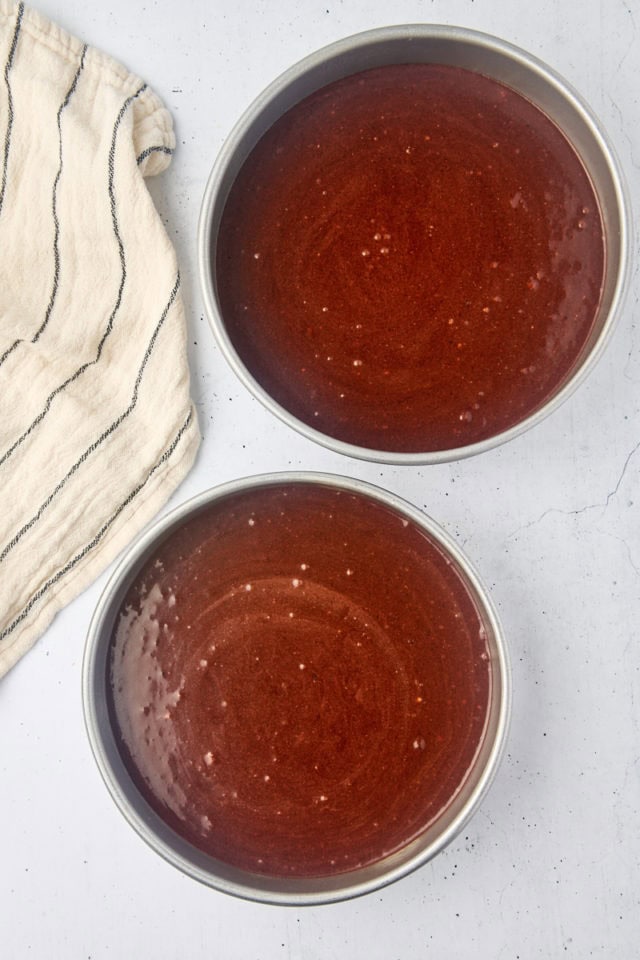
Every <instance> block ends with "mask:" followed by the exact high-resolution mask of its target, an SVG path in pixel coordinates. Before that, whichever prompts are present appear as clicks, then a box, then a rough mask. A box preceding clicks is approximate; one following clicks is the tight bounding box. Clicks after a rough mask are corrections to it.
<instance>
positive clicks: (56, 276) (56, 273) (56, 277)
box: [31, 43, 87, 343]
mask: <svg viewBox="0 0 640 960" xmlns="http://www.w3.org/2000/svg"><path fill="white" fill-rule="evenodd" d="M86 52H87V45H86V43H85V45H84V47H83V48H82V55H81V57H80V64H79V66H78V69H77V70H76V75H75V77H74V78H73V83H72V84H71V86H70V87H69V91H68V93H67V95H66V97H65V98H64V100H63V101H62V103H61V104H60V107H59V108H58V116H57V123H58V159H59V164H58V172H57V173H56V178H55V180H54V181H53V199H52V202H51V206H52V210H53V227H54V235H53V289H52V291H51V299H50V300H49V304H48V306H47V312H46V313H45V317H44V320H43V321H42V323H41V324H40V327H39V328H38V330H36V332H35V334H34V336H33V339H32V340H31V343H37V341H38V340H39V339H40V335H41V334H42V331H43V330H44V329H45V327H46V325H47V324H48V323H49V317H50V316H51V311H52V310H53V304H54V303H55V299H56V295H57V293H58V283H59V281H60V250H59V246H58V245H59V242H60V221H59V220H58V209H57V200H58V184H59V183H60V177H61V176H62V124H61V117H62V111H63V110H64V109H65V107H67V106H68V105H69V101H70V100H71V97H72V96H73V94H74V93H75V89H76V87H77V86H78V80H79V79H80V74H81V73H82V69H83V67H84V57H85V54H86Z"/></svg>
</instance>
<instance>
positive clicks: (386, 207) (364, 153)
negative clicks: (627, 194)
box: [214, 64, 604, 452]
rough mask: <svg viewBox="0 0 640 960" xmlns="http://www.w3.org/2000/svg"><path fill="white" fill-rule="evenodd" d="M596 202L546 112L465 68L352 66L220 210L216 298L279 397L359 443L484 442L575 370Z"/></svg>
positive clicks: (592, 295)
mask: <svg viewBox="0 0 640 960" xmlns="http://www.w3.org/2000/svg"><path fill="white" fill-rule="evenodd" d="M603 263H604V243H603V229H602V223H601V219H600V214H599V211H598V206H597V202H596V198H595V195H594V192H593V189H592V187H591V184H590V182H589V180H588V177H587V175H586V173H585V171H584V169H583V167H582V165H581V162H580V160H579V159H578V157H577V155H576V153H575V152H574V150H573V148H572V147H571V146H570V145H569V143H568V142H567V140H566V139H565V137H564V136H563V134H562V133H561V132H560V131H559V130H558V128H557V127H556V126H555V125H554V124H553V123H552V122H551V120H549V119H548V118H547V117H546V116H545V115H544V114H543V113H542V112H541V111H540V110H538V108H537V107H534V106H533V105H532V104H531V103H530V102H528V101H527V100H525V99H524V98H523V97H522V96H521V95H519V94H517V93H515V92H513V91H512V90H510V89H508V88H507V87H505V86H503V85H502V84H500V83H498V82H496V81H494V80H491V79H488V78H486V77H483V76H480V75H478V74H476V73H473V72H470V71H467V70H463V69H460V68H454V67H447V66H437V65H430V64H408V65H399V66H388V67H381V68H377V69H373V70H370V71H367V72H364V73H360V74H356V75H355V76H351V77H347V78H346V79H344V80H340V81H338V82H337V83H333V84H331V85H329V86H327V87H325V88H324V89H322V90H320V91H318V92H316V93H314V94H312V95H311V96H310V97H308V98H307V99H306V100H303V101H302V102H301V103H300V104H298V105H297V106H295V107H293V109H291V110H290V111H289V112H288V113H286V114H285V115H284V116H283V117H282V118H281V119H280V120H279V121H278V122H277V123H276V124H275V125H274V126H273V127H272V128H271V130H269V131H268V133H267V134H266V135H265V136H264V137H263V138H262V140H261V141H260V142H259V143H258V145H257V146H256V147H255V149H254V150H253V152H252V153H251V155H250V156H249V158H248V160H247V161H246V163H245V164H244V166H243V168H242V170H241V172H240V174H239V175H238V177H237V179H236V181H235V184H234V185H233V187H232V189H231V193H230V196H229V198H228V201H227V205H226V208H225V212H224V216H223V219H222V224H221V228H220V233H219V237H218V247H217V260H216V264H215V265H214V269H215V271H216V275H217V284H218V293H219V299H220V305H221V309H222V314H223V317H224V321H225V324H226V327H227V330H228V332H229V335H230V337H231V340H232V342H233V344H234V346H235V349H236V350H237V352H238V354H239V356H240V357H241V359H242V360H243V362H244V364H245V365H246V367H247V368H248V369H249V371H250V372H251V373H252V374H253V376H254V377H255V378H256V380H257V381H258V382H259V383H260V384H261V385H262V386H263V387H264V388H265V389H266V390H267V391H268V392H269V393H270V394H271V395H272V396H273V397H274V398H275V400H277V401H278V403H279V404H281V405H282V406H283V407H284V408H286V409H287V410H288V411H290V412H291V413H292V414H294V415H295V416H296V417H298V418H299V419H300V420H302V421H304V422H305V423H307V424H309V425H311V426H312V427H314V428H316V429H318V430H320V431H322V432H324V433H325V434H328V435H330V436H332V437H335V438H337V439H339V440H342V441H347V442H350V443H354V444H357V445H360V446H364V447H368V448H373V449H378V450H386V451H403V452H412V451H413V452H422V451H428V450H441V449H452V448H456V447H460V446H464V445H467V444H470V443H474V442H476V441H480V440H483V439H485V438H487V437H490V436H492V435H495V434H497V433H499V432H502V431H503V430H506V429H507V428H509V427H511V426H513V425H514V424H516V423H518V422H520V421H521V420H522V419H524V418H525V417H527V416H528V415H529V414H531V413H533V412H534V411H535V410H536V409H538V408H539V407H540V406H541V405H542V404H543V403H544V402H545V400H547V399H548V398H549V396H550V395H551V394H553V393H554V392H555V391H556V388H557V387H558V385H559V384H561V383H562V382H563V381H564V380H565V379H566V378H567V376H568V375H570V374H571V372H572V368H573V367H574V364H575V361H576V359H577V357H578V355H579V353H580V351H581V348H582V347H583V345H584V344H585V341H586V340H587V337H588V335H589V332H590V330H591V327H592V323H593V319H594V314H595V311H596V309H597V306H598V302H599V298H600V291H601V284H602V277H603Z"/></svg>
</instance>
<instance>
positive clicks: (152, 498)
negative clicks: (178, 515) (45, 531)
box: [0, 404, 201, 680]
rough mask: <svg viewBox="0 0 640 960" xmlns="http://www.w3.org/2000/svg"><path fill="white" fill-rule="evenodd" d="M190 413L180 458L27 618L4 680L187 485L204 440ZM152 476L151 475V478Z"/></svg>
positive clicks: (6, 653) (0, 660)
mask: <svg viewBox="0 0 640 960" xmlns="http://www.w3.org/2000/svg"><path fill="white" fill-rule="evenodd" d="M190 411H191V417H192V419H191V423H190V424H189V426H188V428H187V429H186V430H185V431H184V434H183V436H182V437H181V438H180V440H181V443H180V446H181V447H182V450H181V453H180V455H179V457H178V458H177V459H176V460H175V461H174V460H172V459H171V458H168V465H167V466H166V468H165V469H164V470H160V471H158V475H157V478H152V479H151V485H150V487H149V489H148V491H147V494H146V496H144V497H143V499H142V500H138V501H137V502H133V503H132V505H131V509H125V510H124V511H123V512H122V514H121V515H120V516H119V517H118V519H117V521H116V522H115V523H114V525H113V527H112V529H111V530H110V531H109V532H108V534H107V536H106V537H105V539H104V540H102V542H101V544H100V551H99V555H98V556H97V557H91V559H90V560H89V561H88V562H87V563H84V564H83V563H80V564H79V566H78V568H77V569H76V571H74V572H73V573H72V574H71V576H69V577H68V578H66V579H64V581H63V585H62V587H61V589H60V590H59V591H58V592H54V593H53V594H52V595H51V597H50V598H49V599H48V600H47V601H46V602H45V603H44V605H43V606H42V607H41V608H40V609H39V610H38V611H37V613H36V614H35V615H34V617H33V618H29V617H27V618H26V619H25V622H24V626H23V627H22V629H20V630H19V633H18V635H17V636H16V637H15V639H14V640H13V641H12V642H11V644H10V645H9V646H7V647H6V648H5V649H4V650H0V680H1V679H2V677H3V676H5V675H6V674H7V673H8V672H9V670H11V668H12V667H14V666H15V665H16V664H17V663H18V661H19V660H20V659H21V658H22V657H23V656H24V655H25V654H26V653H27V652H28V651H29V650H30V649H31V648H32V647H33V646H34V645H35V643H36V642H37V640H38V639H39V638H40V637H41V636H42V634H43V633H44V632H45V630H46V629H47V627H48V626H49V625H50V623H51V622H52V620H53V619H54V617H55V616H56V614H57V613H58V612H59V611H60V610H62V609H63V608H64V607H65V606H67V605H68V604H69V603H70V602H71V601H72V600H74V599H75V598H76V597H77V596H79V595H80V594H81V593H83V592H84V590H86V589H87V588H88V587H89V586H91V584H92V583H93V582H94V581H95V580H96V579H97V577H98V576H99V575H100V574H101V573H103V572H104V570H106V568H107V567H108V566H109V565H110V564H111V563H112V562H113V561H114V560H115V559H116V558H117V557H118V556H119V554H121V553H122V552H123V551H124V550H125V549H126V548H127V547H128V546H129V544H131V543H132V542H133V541H134V540H135V539H136V538H137V537H138V536H139V535H140V533H141V532H142V530H143V529H144V527H145V526H146V525H147V524H148V523H150V522H151V521H152V520H153V519H154V518H155V517H156V516H157V514H158V513H159V512H160V510H161V509H162V507H163V506H164V505H165V504H166V503H167V501H168V499H169V497H170V496H171V495H172V494H173V493H174V492H175V491H176V490H177V489H178V487H179V486H180V484H181V483H182V482H183V480H184V479H185V477H186V476H187V474H188V473H189V472H190V470H191V468H192V466H193V464H194V461H195V458H196V454H197V452H198V449H199V446H200V440H201V436H200V430H199V425H198V419H197V414H196V410H195V406H194V405H193V404H191V407H190ZM150 469H153V468H150ZM149 476H150V475H149V474H148V475H147V477H148V479H149Z"/></svg>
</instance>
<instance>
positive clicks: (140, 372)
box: [0, 274, 180, 563]
mask: <svg viewBox="0 0 640 960" xmlns="http://www.w3.org/2000/svg"><path fill="white" fill-rule="evenodd" d="M179 289H180V274H178V277H177V279H176V282H175V285H174V287H173V290H172V291H171V295H170V297H169V300H168V302H167V305H166V306H165V308H164V310H163V311H162V315H161V317H160V319H159V320H158V323H157V324H156V328H155V330H154V331H153V334H152V335H151V339H150V341H149V345H148V346H147V349H146V351H145V354H144V357H143V358H142V363H141V364H140V368H139V370H138V375H137V377H136V380H135V384H134V386H133V394H132V396H131V402H130V403H129V406H128V407H127V409H126V410H125V411H124V413H121V414H120V416H119V417H116V419H115V420H114V421H113V423H111V424H110V425H109V426H108V427H107V429H106V430H104V431H103V432H102V433H101V434H100V436H99V437H98V439H97V440H94V441H93V443H92V444H90V445H89V446H88V447H87V449H86V450H85V451H84V453H83V454H82V456H81V457H80V458H79V459H78V460H76V462H75V463H74V464H73V466H72V467H71V468H70V469H69V471H68V472H67V473H66V474H65V476H64V477H63V478H62V480H60V482H59V483H58V484H57V485H56V486H55V487H54V489H53V490H52V491H51V493H50V494H49V496H48V497H47V499H46V500H45V501H44V502H43V503H42V504H41V505H40V507H39V508H38V510H37V511H36V513H35V514H34V515H33V516H32V517H31V519H30V520H28V521H27V523H25V524H24V526H22V527H21V528H20V530H18V532H17V533H16V534H15V535H14V537H13V539H12V540H10V541H9V543H7V545H6V546H5V547H4V548H3V550H2V552H1V553H0V563H2V561H3V560H5V559H6V557H7V555H8V554H9V553H11V551H12V550H13V548H14V547H15V546H16V544H18V543H19V542H20V540H21V539H22V537H23V536H24V535H25V533H28V531H29V530H31V528H32V527H33V526H35V524H36V523H37V522H38V520H39V519H40V517H41V516H42V515H43V513H45V511H46V510H47V509H48V507H50V506H51V504H52V503H53V501H54V500H55V498H56V497H57V496H58V494H59V493H60V491H61V490H62V489H63V487H64V486H65V485H66V484H67V482H68V481H69V480H70V479H71V477H72V476H73V475H74V474H75V473H77V472H78V470H79V469H80V467H81V466H82V464H83V463H85V461H86V460H88V459H89V457H90V456H91V454H92V453H95V451H96V450H97V449H98V448H99V447H100V446H102V444H103V443H104V441H105V440H107V439H108V438H109V437H110V436H111V435H112V434H113V433H115V431H116V430H117V429H118V427H119V426H120V425H121V424H122V423H123V422H124V421H125V420H126V419H127V417H128V416H129V415H130V414H131V413H132V412H133V410H134V409H135V406H136V404H137V403H138V391H139V389H140V384H141V382H142V376H143V374H144V371H145V368H146V366H147V363H148V362H149V358H150V357H151V354H152V352H153V348H154V346H155V344H156V340H157V339H158V334H159V333H160V330H161V328H162V325H163V323H164V322H165V320H166V318H167V314H168V313H169V310H170V308H171V305H172V304H173V303H174V301H175V299H176V297H177V295H178V290H179Z"/></svg>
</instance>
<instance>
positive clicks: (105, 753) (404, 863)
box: [82, 472, 511, 906]
mask: <svg viewBox="0 0 640 960" xmlns="http://www.w3.org/2000/svg"><path fill="white" fill-rule="evenodd" d="M283 483H285V484H286V483H296V484H315V485H323V486H326V487H328V488H332V489H334V490H336V489H337V490H339V491H346V492H347V493H354V494H360V495H362V496H364V497H365V498H370V499H373V500H374V501H377V502H378V503H381V504H383V505H385V506H386V507H388V508H390V509H392V510H393V511H394V512H395V513H397V514H398V515H399V517H400V519H402V520H403V521H404V520H405V519H406V520H408V521H409V522H411V523H413V524H414V525H416V526H417V528H418V529H419V530H422V531H424V533H425V534H426V535H427V536H428V537H429V538H430V540H431V542H432V543H434V544H435V545H436V547H437V549H438V550H440V551H442V553H443V555H444V557H445V560H446V562H447V563H448V564H452V565H453V566H454V569H455V570H456V571H457V574H458V576H459V577H460V578H461V580H462V582H463V583H464V584H465V586H466V589H467V591H468V593H469V594H470V595H471V597H472V599H473V603H474V605H475V606H476V608H477V610H478V612H479V615H480V616H481V619H482V623H483V624H484V632H485V634H486V645H487V646H486V649H487V651H488V654H487V657H488V663H489V664H490V686H489V701H488V712H487V718H486V722H485V727H484V733H483V736H482V738H481V740H480V742H479V746H478V748H477V751H476V754H475V759H474V760H473V763H472V765H471V768H470V769H469V771H468V773H467V774H466V775H465V779H464V781H463V782H462V784H461V786H460V787H459V789H458V790H457V792H456V793H455V794H454V796H453V798H452V799H451V800H450V801H449V803H448V805H447V806H446V807H445V809H444V811H441V812H440V813H439V814H438V816H437V817H436V819H435V820H434V821H433V822H432V823H430V825H429V826H428V827H427V828H426V829H425V830H424V831H423V832H422V833H421V834H420V835H418V836H417V837H415V838H414V839H413V840H411V842H410V843H408V845H407V846H405V847H404V848H403V849H400V850H399V851H396V852H395V853H393V854H392V855H389V856H387V857H386V858H385V859H382V860H379V861H378V862H376V863H374V864H372V865H369V866H366V867H361V868H358V869H354V870H351V871H349V872H343V873H339V874H336V875H333V876H323V877H319V878H314V877H310V878H309V877H307V878H303V877H300V878H298V877H289V876H287V877H285V878H279V877H276V878H273V877H269V876H261V875H258V874H255V873H252V872H249V871H246V870H241V869H237V868H235V867H231V866H229V865H228V864H225V863H223V862H221V861H220V860H218V859H215V858H213V857H212V856H210V855H208V854H206V853H204V852H202V851H201V850H199V849H196V847H194V846H192V845H191V844H190V843H188V842H187V841H186V840H184V839H183V838H182V837H181V836H179V835H178V834H177V833H176V832H174V831H173V830H172V829H171V828H170V827H169V826H168V825H167V824H166V823H165V822H164V821H163V820H162V819H161V817H160V816H159V815H158V814H157V813H156V812H155V811H154V810H153V809H152V808H151V806H150V805H149V804H148V803H147V801H146V800H145V799H144V797H143V796H142V793H141V792H140V791H139V789H138V788H137V786H136V785H135V783H134V781H133V778H132V777H131V775H130V774H129V772H128V770H127V767H126V765H125V762H124V761H123V758H122V755H121V751H120V749H119V745H118V735H117V732H116V730H115V729H114V725H113V721H112V719H111V711H110V708H109V689H110V686H109V685H110V682H111V676H110V669H111V667H110V664H111V649H112V635H113V630H114V625H115V623H116V619H117V617H118V613H119V611H120V609H121V605H122V603H123V600H124V598H125V596H126V594H127V591H128V589H129V587H130V586H131V584H132V583H133V581H134V580H135V577H136V575H137V573H138V572H139V571H140V570H141V568H142V566H143V565H144V564H145V562H146V561H148V560H149V559H150V558H151V556H152V555H153V554H154V550H155V548H157V546H158V544H159V543H161V542H162V541H163V540H165V539H166V537H167V536H168V535H170V534H171V533H173V532H175V531H176V530H178V529H179V528H180V527H181V526H182V525H184V524H185V523H186V522H187V521H188V520H189V519H191V518H193V517H195V516H196V515H197V514H198V513H199V512H200V511H203V510H206V509H207V508H208V507H210V506H211V505H212V504H214V503H216V502H218V503H219V502H220V501H222V500H223V499H224V498H226V497H229V496H231V495H235V494H238V493H242V492H244V491H248V490H252V489H253V490H255V489H256V488H259V487H266V486H269V485H272V486H273V485H282V484H283ZM247 682H250V681H247ZM82 683H83V704H84V715H85V722H86V727H87V732H88V736H89V740H90V743H91V747H92V750H93V753H94V756H95V759H96V762H97V765H98V768H99V770H100V773H101V775H102V777H103V779H104V781H105V784H106V786H107V788H108V790H109V792H110V794H111V796H112V798H113V800H114V801H115V803H116V805H117V806H118V808H119V809H120V811H121V812H122V814H123V815H124V817H125V818H126V820H127V821H128V822H129V824H130V825H131V826H132V827H133V828H134V829H135V830H136V831H137V832H138V834H139V835H140V836H141V837H142V839H143V840H145V841H146V842H147V843H148V844H149V846H150V847H152V849H153V850H155V851H156V852H157V853H159V854H160V855H161V856H162V857H164V858H165V860H167V861H168V862H169V863H171V864H173V866H175V867H177V868H178V869H180V870H182V871H183V872H184V873H186V874H188V875H189V876H191V877H193V878H195V879H196V880H198V881H200V882H202V883H204V884H207V885H209V886H210V887H213V888H215V889H217V890H219V891H222V892H224V893H227V894H232V895H235V896H238V897H243V898H245V899H248V900H256V901H261V902H264V903H273V904H288V905H294V906H302V905H306V904H320V903H330V902H333V901H338V900H344V899H347V898H351V897H355V896H359V895H361V894H365V893H369V892H370V891H372V890H375V889H377V888H379V887H382V886H384V885H385V884H388V883H391V882H392V881H395V880H397V879H399V878H400V877H402V876H404V875H406V874H408V873H409V872H410V871H412V870H414V869H416V868H417V867H420V866H421V865H422V864H424V863H426V862H427V861H428V860H430V859H431V858H432V857H433V856H435V855H436V854H437V853H438V852H439V851H441V850H442V849H443V847H445V846H446V845H447V844H448V843H449V842H450V841H451V840H452V839H453V838H454V837H455V836H456V835H457V834H458V832H459V831H460V830H461V829H462V828H463V826H464V825H465V824H466V823H467V821H468V820H469V818H470V817H471V815H472V814H473V813H474V811H475V810H476V809H477V807H478V805H479V803H480V802H481V800H482V798H483V797H484V795H485V793H486V791H487V789H488V787H489V786H490V784H491V782H492V780H493V778H494V775H495V773H496V769H497V767H498V763H499V760H500V757H501V754H502V751H503V747H504V743H505V738H506V735H507V728H508V721H509V713H510V692H511V682H510V671H509V663H508V653H507V649H506V645H505V640H504V637H503V634H502V631H501V628H500V624H499V621H498V618H497V615H496V613H495V610H494V608H493V605H492V602H491V600H490V598H489V596H488V594H487V591H486V590H485V588H484V587H483V585H482V583H481V582H480V580H479V578H478V575H477V574H476V572H475V571H474V569H473V567H472V566H471V564H470V563H469V561H468V560H467V559H466V557H465V556H464V555H463V553H462V552H461V551H460V549H459V548H458V546H457V545H456V544H455V543H454V541H453V540H452V539H451V538H450V537H449V536H448V535H447V534H446V533H445V532H444V531H443V530H442V529H441V528H440V527H439V526H438V525H437V524H436V523H434V522H433V521H432V520H431V519H429V518H428V517H427V516H426V515H425V514H424V513H422V512H421V511H420V510H418V509H416V508H415V507H414V506H412V505H410V504H409V503H407V502H405V501H404V500H402V499H400V498H399V497H397V496H395V495H393V494H391V493H388V492H386V491H384V490H382V489H380V488H378V487H374V486H371V485H370V484H367V483H363V482H361V481H357V480H353V479H347V478H344V477H338V476H333V475H327V474H318V473H311V472H309V473H282V474H269V475H262V476H258V477H251V478H248V479H243V480H239V481H235V482H231V483H227V484H224V485H222V486H220V487H217V488H214V489H212V490H209V491H207V492H205V493H202V494H201V495H199V496H197V497H195V498H194V499H192V500H190V501H189V502H187V503H185V504H184V505H182V506H180V507H178V508H177V509H175V510H174V511H173V512H172V513H170V514H168V515H167V516H166V517H164V518H162V519H161V520H159V521H158V522H157V523H156V524H155V525H154V526H152V527H151V528H150V529H149V530H148V531H147V532H146V533H144V534H143V535H142V536H141V537H140V538H139V539H138V540H137V541H136V542H135V543H134V544H133V546H132V547H131V548H130V549H129V551H128V553H127V554H126V556H125V557H124V558H123V559H122V561H121V562H120V564H119V566H118V567H117V569H116V570H115V572H114V574H113V575H112V577H111V579H110V581H109V583H108V585H107V587H106V588H105V590H104V593H103V595H102V597H101V599H100V602H99V604H98V606H97V608H96V611H95V614H94V617H93V620H92V622H91V626H90V629H89V634H88V639H87V644H86V649H85V655H84V663H83V681H82Z"/></svg>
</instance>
